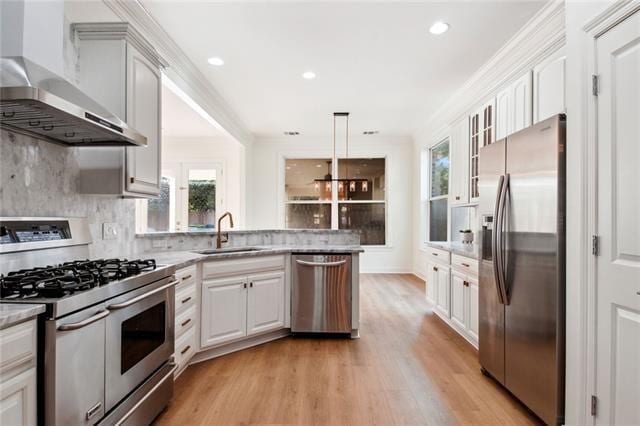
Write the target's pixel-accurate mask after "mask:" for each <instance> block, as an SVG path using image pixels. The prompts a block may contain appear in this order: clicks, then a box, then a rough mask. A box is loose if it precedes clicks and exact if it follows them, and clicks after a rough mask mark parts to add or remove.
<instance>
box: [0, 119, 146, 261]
mask: <svg viewBox="0 0 640 426" xmlns="http://www.w3.org/2000/svg"><path fill="white" fill-rule="evenodd" d="M79 149H91V148H69V147H65V146H61V145H56V144H53V143H51V142H46V141H42V140H39V139H36V138H32V137H29V136H23V135H21V134H17V133H12V132H9V131H6V130H4V129H3V130H1V131H0V216H66V217H87V218H88V219H89V226H90V229H91V236H92V238H93V244H91V246H90V250H91V257H116V256H118V257H122V256H127V255H129V254H130V253H132V252H133V251H134V246H133V245H134V238H135V201H134V200H125V199H120V198H114V197H104V196H100V197H98V196H91V195H83V194H80V193H79V192H78V179H79V167H78V158H77V157H78V150H79ZM103 223H117V228H118V229H117V232H118V237H117V238H115V239H111V240H103V239H102V224H103Z"/></svg>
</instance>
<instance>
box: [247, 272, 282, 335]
mask: <svg viewBox="0 0 640 426" xmlns="http://www.w3.org/2000/svg"><path fill="white" fill-rule="evenodd" d="M247 297H248V299H247V335H249V336H250V335H252V334H258V333H263V332H265V331H270V330H277V329H279V328H282V327H284V272H272V273H266V274H260V275H250V276H249V294H248V296H247Z"/></svg>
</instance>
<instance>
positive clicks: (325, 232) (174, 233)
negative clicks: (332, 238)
mask: <svg viewBox="0 0 640 426" xmlns="http://www.w3.org/2000/svg"><path fill="white" fill-rule="evenodd" d="M224 233H225V234H235V235H250V234H265V233H268V234H290V233H303V234H317V235H328V234H335V235H339V234H345V235H347V234H357V233H358V231H355V230H353V229H233V228H231V229H225V230H224ZM217 234H218V231H215V230H203V231H171V232H166V231H156V232H145V233H140V234H136V238H160V237H172V236H181V235H195V236H202V235H217Z"/></svg>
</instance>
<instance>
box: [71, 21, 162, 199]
mask: <svg viewBox="0 0 640 426" xmlns="http://www.w3.org/2000/svg"><path fill="white" fill-rule="evenodd" d="M73 29H74V31H75V34H76V35H77V38H78V46H77V47H78V65H77V67H78V84H79V86H80V88H81V89H82V90H83V91H84V92H85V93H87V94H88V95H89V96H91V97H92V98H93V99H95V100H96V101H97V102H99V103H100V104H101V105H102V106H104V107H105V108H106V109H107V110H109V111H111V112H113V113H114V114H116V115H117V116H118V117H119V118H120V119H121V120H122V121H124V122H125V123H127V125H129V126H131V127H132V128H134V129H135V130H137V131H138V132H140V133H142V134H143V135H144V136H146V137H147V146H146V147H126V148H125V147H111V148H109V147H103V148H95V149H91V150H80V152H79V158H78V160H79V163H80V182H79V183H80V191H81V192H82V193H85V194H107V195H118V196H125V197H149V196H155V195H158V194H159V192H160V172H161V169H160V167H161V157H160V156H161V130H160V126H161V72H160V68H161V66H162V60H161V58H160V57H159V56H158V54H157V52H156V51H155V49H154V48H153V47H152V46H151V45H150V44H149V43H148V42H147V41H146V40H145V39H144V38H143V37H142V36H141V35H140V34H139V33H138V32H137V31H135V30H134V29H133V28H132V27H131V26H130V25H129V24H127V23H89V24H74V25H73Z"/></svg>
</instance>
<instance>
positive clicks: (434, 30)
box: [429, 21, 449, 35]
mask: <svg viewBox="0 0 640 426" xmlns="http://www.w3.org/2000/svg"><path fill="white" fill-rule="evenodd" d="M448 29H449V24H447V23H446V22H442V21H438V22H434V23H433V25H431V27H430V28H429V32H430V33H431V34H435V35H440V34H443V33H446V32H447V30H448Z"/></svg>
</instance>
